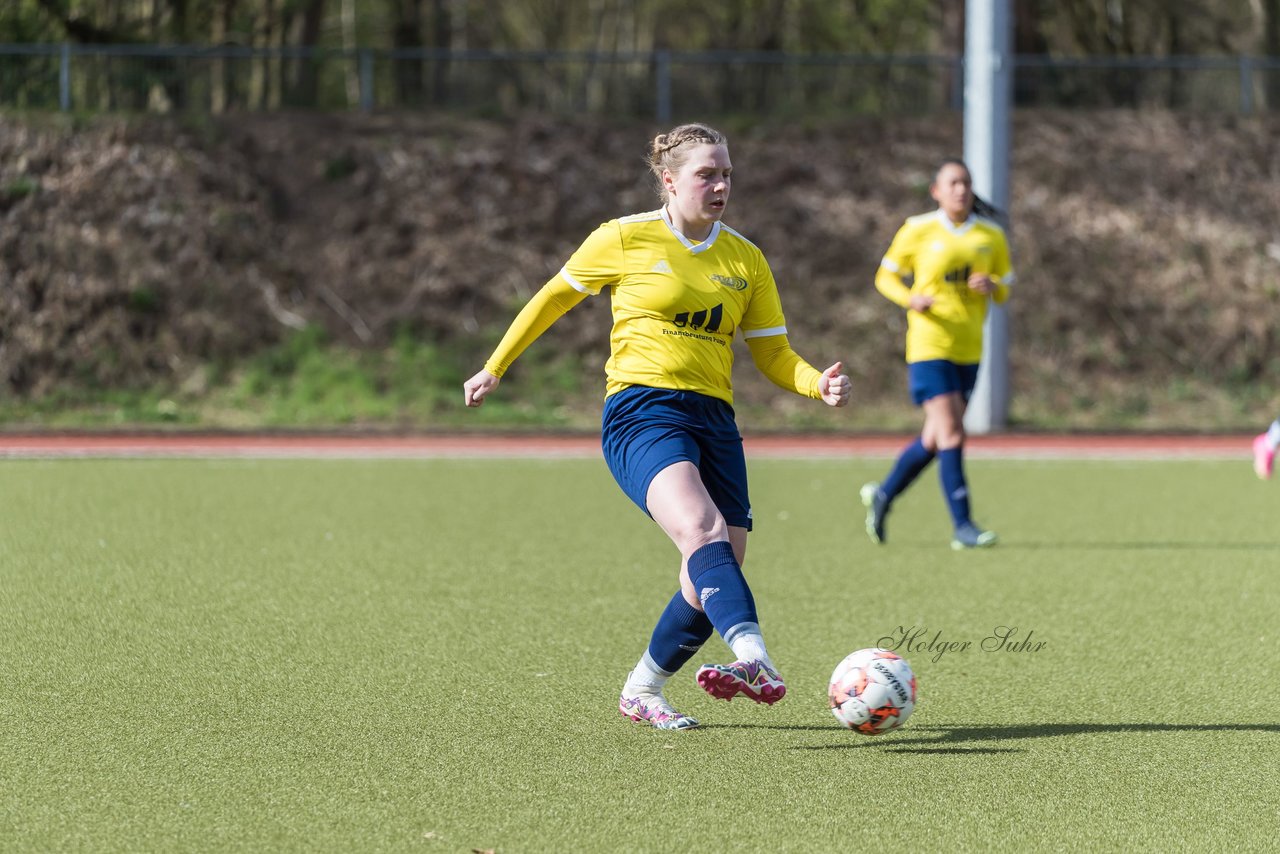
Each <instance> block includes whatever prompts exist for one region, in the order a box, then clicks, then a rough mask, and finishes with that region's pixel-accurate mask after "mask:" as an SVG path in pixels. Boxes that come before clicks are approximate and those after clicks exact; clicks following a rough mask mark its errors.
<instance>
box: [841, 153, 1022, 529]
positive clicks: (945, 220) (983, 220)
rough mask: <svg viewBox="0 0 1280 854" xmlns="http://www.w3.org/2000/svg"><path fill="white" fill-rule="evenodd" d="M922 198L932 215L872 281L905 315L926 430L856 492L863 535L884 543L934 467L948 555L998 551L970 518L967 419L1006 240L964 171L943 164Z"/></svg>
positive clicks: (1003, 272)
mask: <svg viewBox="0 0 1280 854" xmlns="http://www.w3.org/2000/svg"><path fill="white" fill-rule="evenodd" d="M929 192H930V195H932V196H933V199H934V201H936V202H937V203H938V210H936V211H934V212H933V213H927V214H921V215H919V216H913V217H911V218H910V219H908V220H907V221H906V223H905V224H904V225H903V226H902V228H900V229H898V233H897V235H895V236H894V238H893V243H892V244H891V245H890V246H889V251H888V252H886V253H885V256H884V259H883V260H882V261H881V262H880V269H879V270H878V271H877V272H876V288H877V289H878V290H879V291H880V293H882V294H884V295H885V296H886V297H887V298H888V299H890V300H892V301H893V302H894V303H896V304H897V305H899V306H901V307H902V308H903V309H905V310H906V312H907V383H908V386H909V388H910V392H911V398H912V400H913V401H914V402H915V404H916V405H917V406H920V407H922V408H923V409H924V428H923V429H922V430H921V432H920V435H919V436H918V437H917V438H916V439H915V441H913V442H912V443H911V444H910V445H908V446H907V447H906V448H905V449H903V451H902V453H901V454H900V455H899V456H898V459H897V461H896V462H895V463H894V466H893V469H892V471H890V472H889V475H888V477H886V478H885V479H884V481H883V482H881V483H874V482H873V483H868V484H866V485H865V486H863V487H862V491H861V498H862V503H863V504H864V505H865V506H866V508H867V520H866V525H867V535H868V536H870V537H871V540H872V541H873V542H876V543H883V542H884V541H885V527H884V525H885V516H886V515H887V514H888V512H889V508H890V507H891V506H892V505H893V500H894V499H895V498H897V497H898V495H900V494H901V493H902V491H903V490H905V489H906V488H907V487H908V486H910V485H911V483H912V482H913V481H914V480H915V479H916V478H917V477H918V476H919V475H920V473H921V472H923V471H924V470H925V468H926V467H927V466H928V465H929V463H931V462H932V461H933V459H934V457H937V458H938V468H939V472H938V475H939V479H940V480H941V482H942V492H943V496H944V497H945V499H946V502H947V506H948V508H949V509H950V511H951V520H952V523H953V525H954V534H953V536H952V539H951V547H952V548H954V549H967V548H981V547H986V546H992V545H995V543H996V534H995V532H994V531H986V530H983V529H982V528H981V527H979V526H978V525H976V524H975V523H974V521H973V519H972V518H971V517H970V514H969V488H968V485H967V483H966V480H965V474H964V456H963V454H964V439H965V436H964V412H965V408H966V407H967V406H968V403H969V396H970V395H971V394H972V393H973V387H974V383H975V382H976V380H977V377H978V363H979V361H981V359H982V326H983V321H984V320H985V319H986V316H987V305H988V303H989V302H990V301H992V300H994V301H995V302H998V303H1003V302H1004V301H1005V300H1007V299H1008V298H1009V286H1010V285H1011V284H1012V283H1013V269H1012V267H1011V265H1010V262H1009V246H1008V243H1007V242H1006V240H1005V236H1004V230H1003V229H1001V228H1000V226H999V225H997V224H996V223H995V222H994V221H993V220H992V219H990V218H988V217H989V216H990V215H992V214H993V213H994V211H992V210H991V209H990V207H989V206H988V205H986V203H985V202H982V201H981V200H980V199H978V198H977V197H975V196H974V194H973V179H972V178H971V177H970V174H969V168H968V167H967V166H965V164H964V163H963V162H961V161H959V160H948V161H946V162H945V163H943V164H942V166H941V167H940V168H939V169H938V171H937V174H936V175H935V176H934V179H933V183H932V185H931V186H930V188H929ZM983 214H985V215H983ZM908 277H909V278H910V280H911V281H910V284H908V283H907V281H906V279H907V278H908Z"/></svg>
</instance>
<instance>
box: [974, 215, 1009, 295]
mask: <svg viewBox="0 0 1280 854" xmlns="http://www.w3.org/2000/svg"><path fill="white" fill-rule="evenodd" d="M992 243H993V245H992V258H991V270H990V271H988V272H982V273H972V274H971V275H970V276H969V287H970V288H972V289H973V290H974V291H977V292H978V293H980V294H989V295H990V296H991V299H992V300H993V301H995V302H997V303H1003V302H1005V301H1006V300H1008V299H1009V294H1010V288H1009V286H1010V285H1012V284H1013V281H1014V275H1013V267H1012V265H1011V264H1010V263H1009V244H1008V242H1007V241H1006V240H1005V237H1004V232H1003V231H998V232H996V235H995V239H994V240H993V241H992Z"/></svg>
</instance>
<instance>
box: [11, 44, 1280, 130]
mask: <svg viewBox="0 0 1280 854" xmlns="http://www.w3.org/2000/svg"><path fill="white" fill-rule="evenodd" d="M963 77H964V60H963V57H961V56H941V55H878V56H867V55H851V54H804V55H797V54H783V53H773V52H738V51H707V52H698V53H688V52H672V51H654V52H651V53H610V54H602V53H586V52H547V51H542V52H530V51H519V52H517V51H441V50H431V49H421V50H356V51H340V50H330V49H322V48H281V49H273V50H267V49H251V48H240V47H212V48H201V47H180V46H139V45H129V46H124V45H110V46H103V45H72V44H60V45H49V44H42V45H22V44H10V45H0V108H10V109H29V110H51V109H60V110H64V111H87V112H102V111H192V112H223V111H231V110H277V109H317V110H347V109H358V110H375V109H449V110H459V111H466V112H471V113H475V114H479V115H490V116H502V115H510V114H512V113H516V112H521V111H527V110H538V111H544V112H552V113H562V114H582V113H588V114H597V115H613V116H627V117H632V118H657V119H658V120H659V121H661V122H667V121H670V120H671V119H672V117H673V116H686V115H699V116H717V115H732V114H739V113H741V114H751V115H755V116H773V117H777V118H790V117H795V118H800V117H828V116H835V115H851V114H904V113H906V114H911V113H917V114H923V113H930V112H936V111H945V110H956V109H959V108H960V107H961V101H962V98H963V88H962V86H963ZM1014 98H1015V102H1016V104H1017V105H1019V106H1035V107H1059V108H1062V107H1066V108H1130V109H1149V108H1159V109H1175V110H1189V111H1215V112H1221V111H1232V112H1238V113H1242V114H1250V113H1255V112H1260V111H1266V110H1274V109H1277V108H1280V58H1272V57H1256V56H1238V57H1203V56H1194V57H1192V56H1173V57H1128V58H1074V59H1062V58H1049V57H1043V56H1017V57H1015V58H1014Z"/></svg>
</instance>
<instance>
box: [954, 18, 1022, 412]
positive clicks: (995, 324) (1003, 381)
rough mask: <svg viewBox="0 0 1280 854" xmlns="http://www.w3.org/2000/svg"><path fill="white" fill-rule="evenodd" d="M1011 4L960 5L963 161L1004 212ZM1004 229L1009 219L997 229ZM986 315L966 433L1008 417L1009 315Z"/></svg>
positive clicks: (979, 189)
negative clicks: (962, 18) (962, 14)
mask: <svg viewBox="0 0 1280 854" xmlns="http://www.w3.org/2000/svg"><path fill="white" fill-rule="evenodd" d="M1009 7H1010V0H965V37H964V54H965V63H964V159H965V162H966V163H968V164H969V170H970V171H971V172H972V173H973V190H974V192H975V193H977V194H978V195H979V196H981V197H982V198H984V199H986V200H987V201H988V202H990V203H991V204H993V205H995V206H996V207H997V208H999V209H1000V210H1001V211H1004V212H1005V213H1006V214H1007V213H1008V211H1009V137H1010V113H1011V111H1012V100H1013V54H1012V46H1013V15H1012V13H1011V12H1010V8H1009ZM1002 224H1003V225H1004V226H1005V228H1006V229H1007V228H1008V227H1009V223H1008V217H1007V216H1006V217H1005V222H1004V223H1002ZM989 309H990V310H989V311H988V312H987V322H986V334H985V335H984V336H983V344H982V367H981V368H980V369H979V371H978V385H977V387H976V388H975V389H974V391H973V398H972V399H971V400H970V401H969V409H968V412H967V413H966V414H965V429H966V430H968V431H969V432H970V433H991V432H993V431H997V430H1001V429H1003V428H1004V426H1005V424H1006V422H1007V421H1008V416H1009V315H1008V312H1007V310H1006V309H1005V307H1004V306H998V305H995V304H994V303H993V304H992V305H991V306H990V307H989Z"/></svg>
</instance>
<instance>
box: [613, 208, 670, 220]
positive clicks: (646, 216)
mask: <svg viewBox="0 0 1280 854" xmlns="http://www.w3.org/2000/svg"><path fill="white" fill-rule="evenodd" d="M655 219H662V211H661V210H656V211H645V212H644V213H637V214H630V215H628V216H620V217H618V222H653V221H654V220H655Z"/></svg>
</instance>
